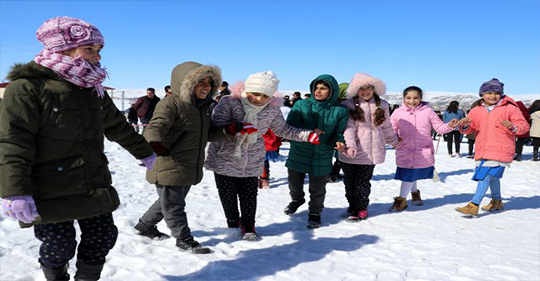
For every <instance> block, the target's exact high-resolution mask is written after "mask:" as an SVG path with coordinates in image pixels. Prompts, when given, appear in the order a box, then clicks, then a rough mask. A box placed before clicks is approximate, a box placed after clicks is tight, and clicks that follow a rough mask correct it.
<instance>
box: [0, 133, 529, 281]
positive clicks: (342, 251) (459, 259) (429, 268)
mask: <svg viewBox="0 0 540 281" xmlns="http://www.w3.org/2000/svg"><path fill="white" fill-rule="evenodd" d="M461 151H462V152H466V151H467V144H466V143H464V144H462V147H461ZM531 151H532V148H531V147H525V149H524V161H522V162H517V163H513V164H512V167H511V168H510V169H507V171H506V172H505V176H504V178H503V179H502V193H503V197H504V200H503V201H504V204H505V210H504V211H503V212H499V213H485V212H482V211H481V214H480V216H479V217H478V218H475V219H470V218H464V217H462V216H461V215H460V214H459V213H457V212H456V211H454V208H456V207H458V206H462V205H465V204H466V203H467V202H468V201H469V200H470V199H471V198H472V195H473V193H474V191H475V186H476V185H475V182H473V181H471V180H470V178H471V176H472V173H473V161H472V160H470V159H467V158H464V157H463V158H460V159H456V158H450V157H449V156H447V155H446V145H445V143H443V142H442V141H441V144H440V147H439V150H438V154H437V156H436V160H437V163H436V168H437V170H438V172H439V175H440V177H441V180H442V182H433V181H431V180H423V181H420V182H419V189H420V190H421V191H422V196H423V199H425V205H424V206H421V207H416V206H409V208H408V209H407V210H405V211H403V212H401V213H390V212H388V208H390V206H391V204H392V202H393V197H394V196H397V195H398V193H399V185H400V182H399V181H396V180H394V179H393V177H394V172H395V164H394V161H395V154H394V150H391V149H389V150H388V154H387V161H386V162H385V163H384V164H381V165H378V166H377V167H376V169H375V175H374V177H373V180H372V185H373V186H372V193H371V205H370V206H369V212H370V217H369V218H368V219H367V220H365V221H362V222H359V223H348V222H346V221H345V220H344V218H343V214H344V211H345V208H346V205H347V203H346V200H345V196H344V186H343V182H338V183H330V184H328V185H327V198H326V203H325V206H326V208H325V210H324V212H323V213H322V219H323V225H322V227H321V228H319V229H316V230H309V229H307V228H306V221H307V204H305V205H303V206H302V207H300V209H299V211H298V213H297V214H294V215H292V216H286V215H284V214H283V208H284V207H285V206H286V205H287V203H288V202H289V194H288V188H287V170H286V168H285V167H284V163H285V159H286V157H287V154H288V152H289V145H288V143H285V144H284V145H283V146H282V149H281V155H282V156H281V157H280V159H279V161H277V162H275V163H271V178H272V182H271V188H270V189H268V190H259V196H258V210H257V217H256V220H257V232H258V234H259V235H260V236H261V240H260V241H257V242H248V241H243V240H242V239H241V236H240V234H239V232H238V230H235V229H227V228H226V223H225V217H224V214H223V210H222V208H221V204H220V202H219V198H218V194H217V190H216V188H215V184H214V177H213V174H212V173H211V172H208V171H205V176H204V179H203V181H202V182H201V183H200V184H198V185H196V186H194V187H192V189H191V192H190V194H189V195H188V197H187V213H188V218H189V224H190V227H191V229H192V232H193V235H194V236H195V237H196V238H197V239H198V240H199V241H200V242H202V243H203V244H204V245H207V246H210V247H211V248H212V250H213V253H212V254H208V255H194V254H190V253H186V252H181V251H179V250H178V249H177V248H176V247H175V241H174V239H167V240H164V241H152V240H149V239H147V238H144V237H141V236H138V235H136V234H134V233H133V232H132V228H133V226H134V225H135V224H136V222H137V220H138V218H139V217H140V216H141V215H142V214H143V213H144V212H145V211H146V209H147V208H148V206H150V204H151V203H152V202H154V200H155V199H156V197H157V196H156V193H155V190H154V187H153V186H152V185H150V184H148V183H147V182H146V181H145V180H144V175H145V168H143V167H140V166H139V165H138V163H139V162H138V161H137V160H135V159H134V158H133V157H132V156H131V155H129V154H128V153H127V152H126V151H125V150H123V149H122V148H121V147H120V146H119V145H117V144H115V143H109V142H107V143H106V154H107V157H108V158H109V161H110V168H111V171H112V173H113V181H114V186H115V187H116V188H117V189H118V191H119V194H120V197H121V200H122V204H121V206H120V207H119V208H118V210H117V211H115V212H114V218H115V221H116V224H117V226H118V228H119V231H120V234H119V238H118V242H117V243H116V246H115V247H114V249H113V250H112V251H111V253H110V254H109V256H108V261H107V264H106V266H105V269H104V271H103V274H102V280H122V281H125V280H130V281H137V280H141V281H142V280H144V281H146V280H151V281H153V280H156V281H157V280H170V281H174V280H310V281H311V280H321V281H329V280H384V281H393V280H460V281H467V280H470V281H479V280H520V281H523V280H531V281H532V280H540V185H539V179H540V169H539V167H540V162H532V161H531V160H530V159H531V153H532V152H531ZM409 199H410V198H409ZM488 201H489V199H488V198H485V199H484V201H483V204H487V202H488ZM0 224H1V230H0V280H9V281H15V280H44V277H43V276H42V273H41V271H40V269H39V265H38V262H37V258H38V250H39V243H38V241H37V240H36V239H35V238H34V237H33V231H32V229H19V227H18V224H17V223H16V222H15V221H13V220H11V219H6V218H4V217H0ZM158 227H159V229H160V230H162V231H164V232H166V233H169V230H168V229H167V227H166V226H165V224H164V223H163V222H162V223H160V224H159V225H158ZM70 266H71V267H70V272H71V273H72V274H73V273H74V271H75V266H74V261H72V262H71V263H70ZM72 276H73V275H72Z"/></svg>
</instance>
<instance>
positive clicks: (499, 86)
mask: <svg viewBox="0 0 540 281" xmlns="http://www.w3.org/2000/svg"><path fill="white" fill-rule="evenodd" d="M487 92H495V93H499V94H500V95H501V96H502V95H504V83H502V82H501V81H499V79H497V78H493V79H491V80H489V81H487V82H484V83H483V84H482V86H480V91H478V94H480V96H482V95H484V94H485V93H487Z"/></svg>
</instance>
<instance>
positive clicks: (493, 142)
mask: <svg viewBox="0 0 540 281" xmlns="http://www.w3.org/2000/svg"><path fill="white" fill-rule="evenodd" d="M467 117H469V118H470V119H472V122H471V124H470V126H469V128H467V130H463V128H460V131H461V132H462V133H464V134H470V133H471V132H473V131H476V142H475V146H476V148H475V150H476V151H475V154H474V159H476V160H480V159H485V160H496V161H501V162H507V163H511V162H512V159H513V157H514V153H515V150H516V142H515V136H516V134H520V135H521V134H524V133H526V132H527V131H529V123H528V122H527V121H526V120H525V118H523V114H521V111H520V110H519V108H518V105H517V104H516V102H515V101H514V100H513V99H511V98H509V97H508V96H505V97H504V98H503V99H502V100H501V103H500V104H499V105H497V106H496V107H495V108H494V109H493V110H491V112H489V111H488V110H487V108H486V107H485V104H484V102H482V103H481V105H480V106H477V107H475V108H473V109H472V110H471V111H470V112H469V115H467ZM503 120H508V121H510V122H512V123H513V124H514V126H516V127H517V131H516V132H515V133H513V132H512V131H511V130H509V129H508V128H506V127H504V126H503V125H501V121H503Z"/></svg>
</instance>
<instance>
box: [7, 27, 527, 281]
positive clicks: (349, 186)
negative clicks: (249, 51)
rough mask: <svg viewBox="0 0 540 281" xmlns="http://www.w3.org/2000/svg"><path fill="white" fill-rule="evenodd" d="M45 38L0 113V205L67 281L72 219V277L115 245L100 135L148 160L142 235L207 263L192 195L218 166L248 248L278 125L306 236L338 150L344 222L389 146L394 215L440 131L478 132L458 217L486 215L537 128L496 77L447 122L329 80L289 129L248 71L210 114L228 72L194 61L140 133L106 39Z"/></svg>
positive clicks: (227, 205) (72, 30) (271, 79)
mask: <svg viewBox="0 0 540 281" xmlns="http://www.w3.org/2000/svg"><path fill="white" fill-rule="evenodd" d="M37 35H38V40H39V41H41V42H42V43H43V44H44V46H45V48H44V50H43V51H42V52H41V53H40V54H39V55H37V56H36V58H35V60H34V61H33V62H30V63H28V64H22V65H17V66H15V67H14V68H13V69H12V71H11V73H10V74H9V76H8V77H9V79H10V80H11V84H10V85H9V86H8V88H7V89H6V92H5V97H4V100H3V102H2V104H1V105H0V174H1V175H0V197H2V198H3V200H2V209H3V213H4V215H6V216H9V217H13V218H15V219H17V220H19V221H20V222H21V226H22V227H30V226H33V227H34V231H35V236H36V238H38V239H39V240H41V241H42V242H43V243H42V244H41V247H40V259H39V262H40V264H41V267H42V270H43V272H44V274H45V277H46V278H47V280H68V279H69V274H68V273H67V269H68V261H69V260H70V259H71V258H73V257H74V255H75V249H76V245H77V242H76V239H75V229H74V227H73V221H74V220H78V222H79V225H80V226H81V231H82V233H83V235H82V236H81V241H80V243H79V247H78V253H77V263H76V265H77V273H76V275H75V278H76V279H81V280H98V279H99V278H100V274H101V270H102V268H103V265H104V263H105V258H106V256H107V254H108V252H109V250H110V249H112V247H113V246H114V244H115V241H116V238H117V234H118V230H117V228H116V226H115V225H114V222H113V217H112V211H114V210H115V209H116V208H117V207H118V205H119V197H118V194H117V193H116V191H115V189H114V188H113V187H112V186H111V177H110V172H109V170H108V168H107V163H108V162H107V159H106V156H105V155H104V154H103V149H104V148H103V138H104V137H107V138H108V139H109V140H111V141H116V142H118V143H119V144H121V145H122V146H123V147H124V148H126V149H127V150H128V151H129V152H130V153H131V154H133V155H134V156H135V157H136V158H138V159H141V161H142V162H143V163H144V164H145V165H146V167H147V169H148V171H147V175H146V179H147V181H148V182H150V183H152V184H155V186H156V191H157V194H158V199H157V200H156V201H155V202H154V203H153V204H152V205H151V206H150V207H149V209H148V210H147V211H146V212H145V214H143V215H142V216H141V218H140V219H139V221H138V223H137V225H136V226H135V230H136V231H137V233H138V234H140V235H143V236H147V237H150V238H155V239H164V238H167V237H168V235H166V234H164V233H161V232H160V231H159V230H158V229H157V227H156V225H157V224H158V223H159V222H160V221H161V220H163V219H164V220H165V223H166V225H167V226H168V227H169V228H170V230H171V234H172V236H173V237H174V238H176V246H177V247H178V248H179V249H181V250H186V251H191V252H193V253H199V254H204V253H209V252H211V251H210V249H209V248H208V247H204V246H202V245H201V244H200V243H198V242H197V241H196V240H195V239H194V237H193V236H192V235H191V230H190V228H189V226H188V221H187V215H186V213H185V206H186V201H185V198H186V196H187V194H188V192H189V191H190V188H191V186H192V185H195V184H197V183H199V182H200V181H201V179H202V177H203V166H204V167H206V169H208V170H210V171H213V172H214V178H215V182H216V187H217V189H218V193H219V198H220V200H221V203H222V206H223V209H224V213H225V217H226V223H227V226H228V227H231V228H240V229H241V232H242V234H243V239H245V240H256V239H257V234H256V229H255V217H256V208H257V192H258V177H259V176H260V175H261V174H263V171H264V164H263V163H264V160H265V158H266V151H265V144H264V138H263V135H264V134H265V133H267V132H268V131H269V130H271V131H272V132H273V133H274V134H275V135H276V136H279V137H284V138H286V139H288V140H290V142H291V148H290V153H289V157H288V159H287V162H286V164H285V165H286V167H287V168H288V182H289V191H290V195H291V201H290V203H289V204H288V205H287V206H286V207H285V210H284V212H285V214H287V215H292V214H294V213H295V212H296V211H297V210H298V208H299V207H300V206H301V205H302V204H304V203H305V202H306V199H305V193H304V188H303V187H304V179H305V177H306V174H307V175H308V176H309V195H310V200H309V214H308V227H310V228H317V227H319V226H320V224H321V212H322V210H323V208H324V201H325V195H326V183H327V175H328V174H330V172H331V170H332V157H333V154H334V151H338V152H339V158H340V161H341V162H342V166H343V170H344V173H345V180H344V182H345V190H346V192H345V195H346V198H347V201H348V202H349V207H348V214H349V217H348V221H351V222H355V221H360V220H363V219H366V218H367V217H368V204H369V194H370V187H371V184H370V180H371V177H372V176H373V170H374V167H375V165H377V164H380V163H382V162H384V160H385V153H386V152H385V151H386V150H385V145H386V144H388V145H391V146H394V147H395V148H396V164H397V170H396V179H399V180H401V181H402V184H401V191H400V194H399V196H398V197H396V198H395V200H394V204H393V206H392V207H391V208H390V210H391V211H401V210H404V209H405V208H407V201H406V198H407V196H408V194H409V193H411V194H412V197H413V205H421V204H422V200H421V197H420V190H418V188H417V184H416V181H417V180H420V179H427V178H432V177H433V174H434V147H433V142H432V139H431V129H432V128H433V129H435V130H436V131H437V132H438V133H441V134H444V133H448V132H450V131H452V130H454V128H456V127H458V126H459V130H460V131H462V132H463V133H469V132H472V131H475V132H476V133H477V137H476V155H475V158H476V160H477V168H476V170H475V173H474V177H473V179H474V180H477V181H478V187H477V192H476V194H475V196H474V198H473V200H472V202H471V203H469V204H468V205H467V206H465V207H463V208H459V209H458V211H460V212H462V213H465V214H469V215H475V214H477V213H478V205H479V204H480V201H481V199H482V198H483V196H484V195H485V193H486V191H487V188H488V187H490V188H491V193H492V200H491V202H490V203H489V204H488V205H487V206H485V207H484V209H486V210H489V211H492V210H499V209H502V207H503V206H502V202H501V195H500V182H499V179H500V178H501V177H502V175H503V172H504V169H505V167H506V166H508V164H509V163H510V162H512V156H513V154H514V147H515V144H514V135H516V134H520V133H523V132H524V131H526V130H528V123H527V121H525V119H524V118H523V116H522V115H521V113H520V112H519V109H518V108H517V107H516V106H514V105H515V102H514V101H513V100H512V99H511V98H509V97H508V96H505V94H504V90H503V84H502V83H501V82H499V81H498V80H497V79H492V80H490V81H488V82H486V83H484V84H482V86H481V88H480V91H479V94H480V96H481V99H482V101H481V102H480V105H479V106H477V107H475V108H474V109H473V110H471V112H470V113H469V115H468V116H467V117H465V118H463V119H461V120H457V119H453V120H451V121H450V122H449V123H448V124H445V123H444V122H442V121H441V120H440V118H438V117H437V115H436V114H435V112H434V111H433V110H432V109H431V108H430V107H429V105H428V104H427V103H426V102H423V101H422V95H423V93H422V90H421V89H420V88H418V87H415V86H412V87H408V88H407V89H405V90H404V91H403V104H402V105H401V106H400V107H399V108H398V109H397V110H396V111H395V112H394V113H393V114H392V115H391V116H390V114H389V105H388V103H387V102H386V101H384V100H383V99H381V96H383V95H384V94H385V92H386V86H385V84H384V83H383V82H382V81H381V80H380V79H378V78H375V77H372V76H369V75H367V74H364V73H359V74H356V75H354V77H353V78H352V80H351V83H350V84H349V86H348V88H347V90H346V100H345V101H344V102H343V103H341V102H340V101H339V99H338V95H339V93H340V91H339V86H338V83H337V81H336V79H335V78H334V77H332V76H331V75H328V74H324V75H320V76H318V77H316V78H315V79H314V80H313V81H312V82H311V84H310V91H311V94H312V98H310V99H305V100H301V101H298V102H297V103H296V104H295V105H294V107H293V108H292V109H291V111H290V113H289V115H288V117H287V120H285V119H284V117H283V115H282V113H281V110H280V108H279V106H280V105H281V103H280V102H277V101H276V91H277V89H278V84H279V80H278V79H277V77H276V75H275V74H274V73H272V72H270V71H266V72H260V73H255V74H252V75H250V76H249V77H248V78H247V80H246V81H245V83H244V84H243V85H240V87H238V91H236V92H235V93H233V94H232V95H230V96H224V97H223V98H222V99H221V100H220V102H219V103H218V104H217V105H216V106H215V108H213V112H212V110H211V104H212V99H213V97H215V96H216V95H217V88H218V86H219V85H220V83H221V73H220V69H219V68H218V67H216V66H210V65H201V64H199V63H196V62H185V63H182V64H179V65H178V66H176V67H175V68H174V69H173V71H172V74H171V88H172V95H171V96H170V98H167V99H165V100H163V101H161V102H159V103H158V104H157V107H156V109H155V113H154V116H153V118H152V119H151V120H150V123H149V125H148V127H147V129H146V130H145V132H144V134H143V135H144V138H143V137H142V136H141V135H139V134H137V133H136V132H135V131H134V130H133V128H132V127H131V126H129V124H128V123H127V122H126V120H125V118H124V116H123V115H122V114H121V113H120V112H119V111H118V110H117V109H116V107H115V106H114V104H113V102H112V100H111V99H110V97H109V96H108V95H107V93H106V92H104V91H103V87H102V85H101V82H102V81H103V80H104V79H105V77H106V72H105V70H104V68H102V67H101V65H100V64H99V61H100V59H101V56H100V54H99V53H100V50H101V49H102V48H103V46H104V38H103V36H102V35H101V33H100V32H99V30H98V29H97V28H96V27H94V26H93V25H91V24H88V23H86V22H84V21H81V20H78V19H73V18H68V17H59V18H54V19H51V20H49V21H47V22H45V23H44V24H43V25H42V26H41V27H40V28H39V30H38V32H37ZM207 142H210V145H209V147H208V155H206V153H205V150H206V144H207ZM96 226H97V227H100V228H102V231H100V232H96V231H95V227H96Z"/></svg>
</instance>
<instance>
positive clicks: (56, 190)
mask: <svg viewBox="0 0 540 281" xmlns="http://www.w3.org/2000/svg"><path fill="white" fill-rule="evenodd" d="M8 79H9V80H11V83H10V84H9V86H8V87H7V88H6V91H5V94H4V100H3V101H2V103H1V105H0V197H2V198H5V197H8V196H14V195H30V196H32V197H33V198H34V200H35V202H36V206H37V211H38V213H39V217H38V218H37V219H36V220H35V221H34V222H33V223H32V224H42V223H53V222H62V221H69V220H74V219H81V218H88V217H93V216H96V215H101V214H106V213H110V212H112V211H114V210H115V209H116V208H117V207H118V205H119V203H120V200H119V198H118V194H117V193H116V190H115V189H114V188H113V187H112V186H111V183H112V181H111V174H110V172H109V169H108V166H107V164H108V161H107V157H106V156H105V154H104V153H103V149H104V147H103V142H104V138H103V137H104V136H106V137H107V139H109V140H110V141H115V142H117V143H119V144H120V145H121V146H123V147H124V148H125V149H127V150H128V151H129V152H130V153H131V154H132V155H133V156H135V157H136V158H138V159H141V158H144V157H147V156H150V155H151V154H152V148H151V147H150V145H148V143H146V141H145V140H144V138H143V137H142V136H141V135H139V134H137V133H136V132H135V131H134V130H133V127H131V126H130V125H129V124H128V123H127V122H126V118H125V117H124V115H123V114H122V113H120V112H119V111H118V109H117V108H116V106H115V105H114V103H113V102H112V100H111V98H110V97H109V96H108V95H107V94H105V97H104V98H100V97H98V96H97V94H96V93H92V90H93V88H81V87H79V86H76V85H74V84H72V83H70V82H67V81H66V80H64V79H62V78H60V77H59V76H57V75H56V74H55V73H54V72H52V71H51V70H49V69H48V68H45V67H42V66H40V65H38V64H36V63H35V62H30V63H27V64H17V65H15V66H13V68H12V70H11V72H10V73H9V75H8ZM23 226H30V225H23Z"/></svg>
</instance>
